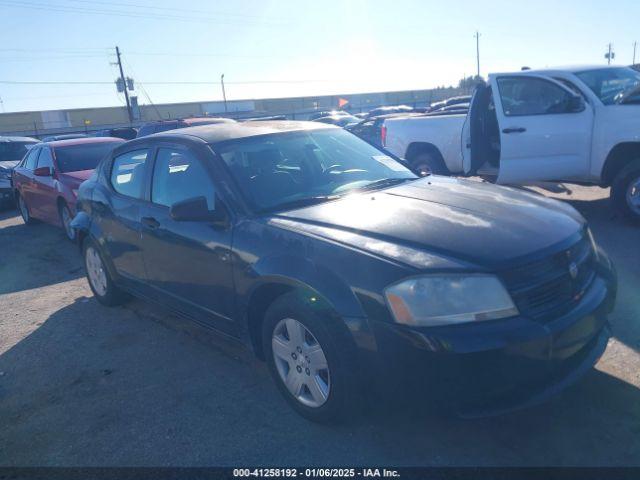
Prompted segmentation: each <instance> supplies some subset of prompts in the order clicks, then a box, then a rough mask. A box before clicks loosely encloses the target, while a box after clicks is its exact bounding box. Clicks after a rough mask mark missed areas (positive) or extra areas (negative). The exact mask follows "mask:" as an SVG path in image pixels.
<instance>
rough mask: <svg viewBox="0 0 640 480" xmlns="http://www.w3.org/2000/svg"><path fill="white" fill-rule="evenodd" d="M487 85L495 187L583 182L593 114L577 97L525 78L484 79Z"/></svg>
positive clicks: (558, 86) (549, 80)
mask: <svg viewBox="0 0 640 480" xmlns="http://www.w3.org/2000/svg"><path fill="white" fill-rule="evenodd" d="M489 83H490V85H491V90H492V91H493V102H494V105H495V114H496V118H497V124H498V130H499V136H500V146H499V149H500V159H499V173H498V179H497V182H498V183H525V182H530V181H536V180H571V179H574V178H575V179H580V178H585V177H586V176H588V173H589V163H590V157H591V135H592V128H593V118H594V111H593V107H592V106H591V105H589V104H588V103H587V102H586V101H585V99H584V98H583V97H582V96H581V95H580V94H578V93H576V92H574V91H572V90H570V89H569V88H568V87H566V86H565V85H563V84H562V83H560V82H558V81H556V80H554V79H552V78H549V77H545V76H539V75H531V74H507V75H495V76H490V77H489ZM472 131H473V129H472ZM471 138H472V142H473V136H472V137H471ZM471 150H472V151H473V148H472V149H471ZM472 157H473V155H472Z"/></svg>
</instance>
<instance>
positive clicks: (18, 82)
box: [0, 79, 334, 85]
mask: <svg viewBox="0 0 640 480" xmlns="http://www.w3.org/2000/svg"><path fill="white" fill-rule="evenodd" d="M332 81H334V80H320V79H305V80H241V81H234V82H225V83H226V84H233V85H259V84H295V83H327V82H332ZM144 83H145V85H219V82H216V81H189V80H186V81H180V80H177V81H151V82H147V81H145V82H144ZM0 84H4V85H112V84H113V82H105V81H92V80H87V81H84V80H78V81H75V80H74V81H56V80H51V81H50V80H43V81H40V80H33V81H32V80H0Z"/></svg>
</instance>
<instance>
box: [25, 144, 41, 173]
mask: <svg viewBox="0 0 640 480" xmlns="http://www.w3.org/2000/svg"><path fill="white" fill-rule="evenodd" d="M38 153H40V149H39V148H34V149H32V150H30V151H29V154H28V155H27V158H26V159H25V161H24V168H26V169H27V170H35V168H36V163H37V161H38Z"/></svg>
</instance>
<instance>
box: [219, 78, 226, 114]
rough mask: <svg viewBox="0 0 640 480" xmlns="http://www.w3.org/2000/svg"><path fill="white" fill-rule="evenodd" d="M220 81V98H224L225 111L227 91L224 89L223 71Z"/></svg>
mask: <svg viewBox="0 0 640 480" xmlns="http://www.w3.org/2000/svg"><path fill="white" fill-rule="evenodd" d="M220 83H221V84H222V98H223V100H224V113H227V112H228V110H227V93H226V92H225V91H224V73H223V74H222V75H221V76H220Z"/></svg>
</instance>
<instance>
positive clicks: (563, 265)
mask: <svg viewBox="0 0 640 480" xmlns="http://www.w3.org/2000/svg"><path fill="white" fill-rule="evenodd" d="M572 273H573V275H572ZM499 275H500V277H501V278H502V280H503V281H504V282H505V285H506V286H507V289H508V290H509V293H510V294H511V298H513V301H514V302H515V304H516V306H517V307H518V309H519V310H520V313H521V314H523V315H525V316H527V317H530V318H533V319H535V320H538V321H542V322H544V321H549V320H551V319H553V318H557V317H558V316H561V315H563V314H565V313H567V312H568V311H569V310H571V308H572V307H573V306H574V305H575V304H576V303H578V302H579V301H580V299H581V298H582V296H583V295H584V292H585V291H586V290H587V288H589V286H590V285H591V282H593V279H594V277H595V269H594V257H593V249H592V247H591V242H590V241H589V239H588V237H583V238H582V239H581V240H580V241H578V242H577V243H575V244H574V245H572V246H571V247H569V248H568V249H565V250H562V251H560V252H558V253H555V254H553V255H551V256H550V257H547V258H544V259H542V260H538V261H534V262H531V263H528V264H526V265H522V266H520V267H516V268H513V269H509V270H504V271H502V272H499Z"/></svg>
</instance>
